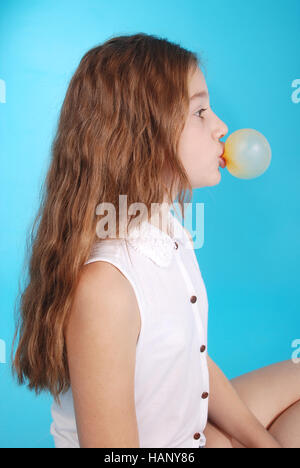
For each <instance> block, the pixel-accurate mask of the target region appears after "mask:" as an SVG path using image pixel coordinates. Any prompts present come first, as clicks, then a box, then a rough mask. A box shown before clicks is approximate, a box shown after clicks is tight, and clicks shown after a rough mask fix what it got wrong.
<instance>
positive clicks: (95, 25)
mask: <svg viewBox="0 0 300 468" xmlns="http://www.w3.org/2000/svg"><path fill="white" fill-rule="evenodd" d="M138 32H145V33H149V34H156V35H159V36H163V37H165V38H167V39H169V40H172V41H175V42H179V43H180V44H181V45H183V46H184V47H187V48H190V49H192V50H194V51H197V52H198V53H199V54H200V56H201V57H202V58H203V61H204V62H205V70H206V75H205V76H206V81H207V85H208V89H209V93H210V98H211V105H212V107H213V109H214V111H215V112H216V113H217V114H218V115H219V116H220V117H221V118H222V119H223V120H224V121H225V122H226V124H227V126H228V129H229V133H228V135H229V134H230V133H232V132H233V131H235V130H237V129H239V128H255V129H256V130H258V131H260V132H261V133H263V134H264V135H265V136H266V138H267V139H268V141H269V143H270V145H271V148H272V162H271V166H270V168H269V169H268V171H267V172H266V173H265V174H263V175H262V176H261V177H259V178H257V179H253V180H240V179H236V178H234V177H232V176H231V175H230V174H229V173H228V171H227V170H226V169H224V170H221V172H222V180H221V182H220V183H219V184H218V185H217V186H214V187H209V188H203V189H196V190H195V191H194V194H193V203H204V218H205V230H204V234H205V238H204V244H203V247H202V248H201V249H198V250H197V251H196V255H197V259H198V262H199V265H200V268H201V271H202V275H203V277H204V280H205V284H206V288H207V293H208V300H209V322H208V333H209V336H208V344H209V354H210V355H211V357H212V358H213V359H214V360H215V361H216V362H217V364H218V365H219V366H220V367H221V368H222V370H223V371H224V373H225V374H226V375H227V377H228V378H232V377H235V376H237V375H240V374H242V373H245V372H249V371H251V370H253V369H256V368H258V367H261V366H265V365H268V364H271V363H274V362H277V361H281V360H286V359H291V358H292V353H293V352H294V356H295V355H297V348H298V350H299V347H300V313H299V312H300V281H299V260H300V243H299V239H300V220H299V204H300V194H299V180H300V144H299V130H300V103H299V101H300V2H299V0H285V1H283V0H279V1H276V2H274V1H271V0H251V1H248V2H241V1H240V0H227V1H223V0H210V1H203V0H195V1H193V0H190V1H189V0H186V1H179V0H152V1H151V2H147V1H141V0H127V1H121V0H110V1H109V2H107V1H101V0H86V1H85V2H82V1H77V0H62V1H58V0H9V1H8V2H1V3H0V154H1V171H0V194H1V197H0V199H1V208H0V210H1V211H0V217H1V222H2V229H1V232H0V249H1V262H0V280H1V299H0V307H1V310H0V340H1V341H0V382H1V384H0V447H53V446H54V445H53V441H52V437H51V435H50V433H49V426H50V423H51V415H50V403H51V401H52V399H51V397H50V396H49V395H47V394H43V395H41V396H38V397H36V396H35V394H34V393H32V392H30V391H28V390H27V388H26V387H19V386H18V385H17V384H16V382H15V381H13V379H12V377H11V374H10V367H9V355H10V350H11V340H12V336H13V330H14V322H13V307H14V301H15V296H16V293H17V288H18V281H19V277H20V274H21V267H22V264H23V255H24V248H25V235H26V232H27V230H28V227H29V226H30V223H31V222H32V219H33V216H34V215H35V213H36V210H37V208H38V197H39V190H40V186H41V183H42V181H43V179H44V177H45V174H46V171H47V168H48V163H49V156H50V155H49V150H50V144H51V141H52V138H53V136H54V128H55V125H56V122H57V117H58V113H59V110H60V106H61V104H62V100H63V98H64V95H65V92H66V88H67V85H68V82H69V80H70V78H71V76H72V74H73V73H74V71H75V69H76V67H77V66H78V64H79V61H80V59H81V57H82V56H83V54H84V53H85V52H86V51H87V50H89V49H90V48H92V47H93V46H95V45H97V44H99V43H101V42H103V41H105V40H106V39H108V38H109V37H111V36H114V35H120V34H134V33H138ZM297 340H298V341H297ZM298 355H299V352H298ZM270 391H272V389H270Z"/></svg>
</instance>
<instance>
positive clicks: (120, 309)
mask: <svg viewBox="0 0 300 468" xmlns="http://www.w3.org/2000/svg"><path fill="white" fill-rule="evenodd" d="M139 320H140V319H139V310H138V305H137V302H136V297H135V294H134V291H133V288H132V286H131V284H130V283H129V281H128V280H127V279H126V278H125V277H124V275H123V274H122V273H121V272H120V271H119V270H118V269H117V268H116V267H114V266H113V265H112V264H110V263H108V262H102V261H101V262H94V263H91V264H88V265H85V266H84V272H83V273H82V276H81V278H80V281H79V284H78V287H77V289H76V295H75V299H74V303H73V306H72V311H71V315H70V320H69V322H68V326H67V330H66V346H67V353H68V364H69V369H70V379H71V387H72V393H73V400H74V409H75V415H76V423H77V431H78V438H79V442H80V446H81V448H112V447H118V448H122V447H137V448H138V447H139V437H138V427H137V421H136V413H135V400H134V372H135V353H136V343H137V338H138V334H139V327H140V322H139Z"/></svg>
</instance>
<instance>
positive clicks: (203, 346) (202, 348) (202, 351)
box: [200, 345, 206, 353]
mask: <svg viewBox="0 0 300 468" xmlns="http://www.w3.org/2000/svg"><path fill="white" fill-rule="evenodd" d="M205 350H206V346H205V345H202V346H201V347H200V351H201V353H204V351H205Z"/></svg>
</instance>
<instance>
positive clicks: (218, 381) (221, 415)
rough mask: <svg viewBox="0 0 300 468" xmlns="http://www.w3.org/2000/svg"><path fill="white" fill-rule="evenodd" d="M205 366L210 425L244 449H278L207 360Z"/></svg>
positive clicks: (212, 362) (225, 378)
mask: <svg viewBox="0 0 300 468" xmlns="http://www.w3.org/2000/svg"><path fill="white" fill-rule="evenodd" d="M207 362H208V368H209V379H210V393H209V403H208V417H209V419H210V421H211V422H212V423H214V424H215V425H216V426H218V427H219V428H220V429H223V430H224V431H225V432H227V433H228V434H229V435H230V436H231V437H233V438H234V439H236V440H237V441H238V442H240V443H241V444H243V445H245V446H246V447H247V448H281V447H280V445H279V443H278V442H277V441H276V440H275V438H274V437H273V436H272V435H271V434H270V433H269V432H268V431H267V429H265V427H264V426H263V425H262V424H261V422H260V421H259V420H258V419H257V418H256V417H255V415H254V414H253V413H252V412H251V411H250V409H249V408H248V407H247V406H246V405H245V403H244V402H243V401H242V400H241V398H240V397H239V395H238V393H237V392H236V390H235V388H234V386H233V385H232V383H231V382H230V381H229V380H228V379H227V377H226V376H225V375H224V373H223V372H222V371H221V369H220V368H219V367H218V366H217V364H215V362H214V361H213V360H212V359H211V358H210V357H209V356H207Z"/></svg>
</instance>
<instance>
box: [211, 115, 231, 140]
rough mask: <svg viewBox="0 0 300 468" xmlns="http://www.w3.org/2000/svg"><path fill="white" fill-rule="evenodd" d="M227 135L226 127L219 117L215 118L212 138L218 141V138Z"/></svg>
mask: <svg viewBox="0 0 300 468" xmlns="http://www.w3.org/2000/svg"><path fill="white" fill-rule="evenodd" d="M227 133H228V127H227V125H226V123H225V122H223V120H221V119H220V118H219V117H217V122H216V126H215V130H214V137H215V138H216V139H218V140H220V138H223V137H224V136H225V135H227Z"/></svg>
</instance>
